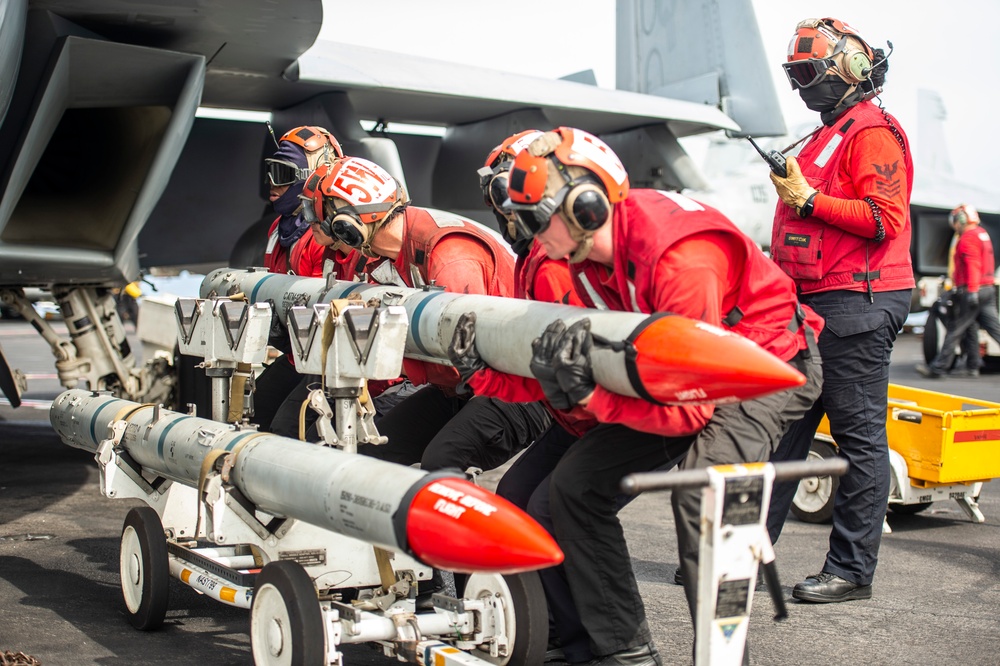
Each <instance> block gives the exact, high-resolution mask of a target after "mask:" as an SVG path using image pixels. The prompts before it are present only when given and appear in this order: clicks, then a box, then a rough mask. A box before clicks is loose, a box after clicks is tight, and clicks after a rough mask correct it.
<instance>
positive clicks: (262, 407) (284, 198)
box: [250, 126, 344, 437]
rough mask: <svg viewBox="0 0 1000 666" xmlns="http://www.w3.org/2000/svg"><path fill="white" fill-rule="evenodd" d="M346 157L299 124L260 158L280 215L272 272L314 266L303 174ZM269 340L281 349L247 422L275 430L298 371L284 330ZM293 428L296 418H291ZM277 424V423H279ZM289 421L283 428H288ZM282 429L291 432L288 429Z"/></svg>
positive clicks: (259, 384) (316, 253) (274, 229)
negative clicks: (276, 147)
mask: <svg viewBox="0 0 1000 666" xmlns="http://www.w3.org/2000/svg"><path fill="white" fill-rule="evenodd" d="M343 156H344V152H343V151H342V150H341V148H340V143H339V142H338V141H337V139H336V138H335V137H334V136H333V135H332V134H330V132H328V131H327V130H325V129H323V128H322V127H313V126H303V127H296V128H294V129H291V130H289V131H288V132H286V133H285V134H284V135H282V137H281V139H280V140H279V141H278V150H277V151H276V152H275V153H274V154H273V155H272V156H271V157H269V158H267V159H266V160H264V171H265V174H266V175H265V177H266V178H267V182H268V185H269V186H270V200H271V205H272V206H273V207H274V210H275V212H276V213H278V217H277V218H276V219H275V220H274V223H273V224H272V225H271V228H270V230H269V231H268V239H267V248H266V250H265V253H264V265H265V266H266V267H267V270H268V271H270V272H271V273H294V274H296V275H302V274H303V273H301V272H300V271H301V270H303V269H305V270H312V268H311V267H310V266H309V265H310V264H311V263H313V262H315V261H316V258H317V257H321V256H322V255H323V251H324V248H323V247H322V246H320V245H319V244H318V243H316V242H315V240H314V238H313V235H312V232H311V230H310V228H309V222H308V220H306V219H305V218H304V216H303V206H302V200H301V199H300V195H301V194H302V187H303V183H304V182H305V178H306V175H307V174H308V173H309V172H310V171H311V170H312V169H315V168H316V167H317V166H319V165H320V164H329V163H331V162H332V161H334V160H337V159H340V158H342V157H343ZM271 344H272V345H273V346H274V347H276V348H277V349H279V350H281V351H283V352H284V354H283V355H282V356H279V357H278V358H277V359H275V360H274V362H272V363H271V364H270V365H268V366H267V367H266V368H265V369H264V372H262V373H261V374H260V376H259V377H257V379H256V381H255V387H254V415H253V417H251V419H250V420H251V422H253V423H256V424H257V425H258V427H259V428H260V429H261V430H263V431H267V432H275V430H274V419H275V417H276V415H277V414H278V411H279V410H280V409H281V405H282V403H283V402H284V400H285V398H286V397H287V396H288V395H289V393H290V392H291V391H293V390H294V389H295V387H296V386H297V385H298V384H299V382H300V381H301V379H302V376H301V375H300V374H299V373H297V372H296V371H295V367H294V364H293V362H292V354H291V347H290V346H289V341H288V333H287V331H285V330H284V328H283V327H281V326H275V330H274V331H273V332H272V335H271ZM295 422H296V427H295V430H296V432H297V418H296V419H295ZM279 427H280V425H279ZM291 427H292V426H291V425H289V426H288V427H286V428H283V430H286V431H287V430H289V428H291ZM281 434H284V435H287V436H291V437H294V436H295V434H294V433H293V432H291V431H288V432H282V433H281Z"/></svg>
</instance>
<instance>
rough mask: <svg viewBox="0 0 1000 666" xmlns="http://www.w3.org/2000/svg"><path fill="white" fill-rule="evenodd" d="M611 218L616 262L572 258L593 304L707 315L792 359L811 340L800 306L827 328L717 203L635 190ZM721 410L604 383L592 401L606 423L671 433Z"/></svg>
mask: <svg viewBox="0 0 1000 666" xmlns="http://www.w3.org/2000/svg"><path fill="white" fill-rule="evenodd" d="M611 224H612V234H613V248H614V249H613V253H614V257H613V262H614V265H613V268H611V269H609V268H608V267H607V266H605V265H603V264H600V263H597V262H594V261H590V260H586V261H583V262H581V263H579V264H575V265H573V266H571V268H572V270H573V278H574V285H575V287H576V291H577V293H578V294H580V296H581V298H582V299H583V301H584V303H586V304H588V305H590V306H591V307H600V308H606V309H611V310H623V311H633V312H645V313H649V314H653V313H656V312H672V313H675V314H680V315H684V316H687V317H691V318H692V319H700V320H702V321H706V322H708V323H710V324H714V325H716V326H721V327H723V328H726V329H728V330H731V331H733V332H735V333H738V334H740V335H743V336H744V337H746V338H749V339H750V340H753V341H754V342H756V343H757V344H758V345H760V346H761V347H763V348H764V349H766V350H767V351H769V352H771V353H772V354H774V355H775V356H777V357H778V358H780V359H782V360H784V361H787V360H789V359H791V358H792V357H793V356H795V355H796V354H797V353H799V351H800V350H802V349H805V348H806V338H805V330H804V327H802V326H796V325H795V324H794V323H793V322H794V321H795V317H796V309H797V308H799V307H802V311H803V314H804V315H805V321H806V323H807V324H808V325H809V326H810V327H811V328H812V329H813V331H814V332H815V334H816V335H817V336H818V335H819V332H820V330H821V329H822V327H823V320H822V318H821V317H819V315H817V314H816V313H814V312H813V311H812V310H810V309H809V308H806V307H803V306H799V304H798V299H797V297H796V295H795V284H794V283H793V282H792V280H791V278H789V277H788V276H787V275H785V274H784V273H783V272H782V271H781V270H780V269H779V268H778V267H777V266H776V265H775V264H774V262H772V261H770V260H769V259H768V258H767V257H765V256H764V255H763V253H761V251H760V250H759V249H758V248H757V246H756V245H755V244H754V243H753V241H751V240H750V239H749V238H748V237H747V236H745V235H744V234H743V233H741V232H740V231H739V230H738V229H737V228H736V226H735V225H733V223H732V222H730V221H729V220H728V219H727V218H726V217H725V216H724V215H722V214H721V213H720V212H718V211H717V210H715V209H714V208H710V207H708V206H703V205H702V204H700V203H698V202H696V201H693V200H691V199H688V198H687V197H685V196H682V195H679V194H676V193H672V192H660V191H657V190H642V189H636V190H632V192H631V193H630V194H629V196H628V198H627V199H626V200H625V201H623V202H620V203H618V204H615V207H614V212H613V215H612V220H611ZM737 362H738V361H737ZM713 410H714V407H713V406H711V405H690V406H689V405H684V406H659V405H654V404H652V403H650V402H647V401H645V400H642V399H640V398H631V397H626V396H621V395H617V394H615V393H611V392H610V391H607V390H605V389H604V388H602V387H600V386H598V387H597V388H596V389H595V390H594V394H593V396H592V397H591V399H590V401H589V402H588V404H587V411H589V412H590V413H592V414H593V415H594V416H595V417H596V418H597V419H598V420H599V421H600V422H602V423H621V424H624V425H626V426H628V427H630V428H633V429H635V430H640V431H643V432H650V433H655V434H661V435H665V436H669V437H676V436H682V435H690V434H694V433H696V432H698V431H700V430H701V429H702V428H704V427H705V424H706V423H708V420H709V419H710V418H711V417H712V413H713Z"/></svg>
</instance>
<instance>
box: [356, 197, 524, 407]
mask: <svg viewBox="0 0 1000 666" xmlns="http://www.w3.org/2000/svg"><path fill="white" fill-rule="evenodd" d="M403 214H404V215H405V218H404V221H403V226H402V229H403V239H402V247H401V248H400V251H399V256H397V257H396V259H395V260H394V261H393V262H392V268H394V269H395V272H396V274H397V277H398V278H399V280H400V281H402V282H403V284H405V285H406V286H407V287H421V286H423V285H426V284H431V283H432V282H433V283H434V284H435V285H438V286H441V287H444V289H445V291H449V292H454V293H459V294H483V295H487V296H512V295H513V293H514V259H513V256H512V255H511V253H510V251H509V250H508V249H507V247H506V245H505V244H504V243H503V241H501V240H500V239H499V237H497V236H495V235H493V234H491V233H490V232H489V231H488V230H487V229H486V228H485V227H482V226H480V225H478V224H476V223H475V222H473V221H472V220H467V219H465V218H462V217H459V216H457V215H454V214H452V213H447V212H444V211H438V210H431V209H426V208H416V207H407V208H406V209H404V213H403ZM375 275H377V273H376V274H373V277H375ZM403 372H404V374H406V376H407V377H408V378H409V380H410V381H411V382H413V383H414V384H423V383H428V382H429V383H431V384H435V385H437V386H440V387H442V388H446V389H453V388H454V387H455V386H456V385H457V384H458V382H459V376H458V371H457V370H455V368H453V367H451V366H446V365H439V364H436V363H424V362H422V361H414V360H411V359H405V360H404V361H403Z"/></svg>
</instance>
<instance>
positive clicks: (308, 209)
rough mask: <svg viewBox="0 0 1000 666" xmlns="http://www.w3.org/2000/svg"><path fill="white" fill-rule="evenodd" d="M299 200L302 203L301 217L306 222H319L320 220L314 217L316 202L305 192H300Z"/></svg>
mask: <svg viewBox="0 0 1000 666" xmlns="http://www.w3.org/2000/svg"><path fill="white" fill-rule="evenodd" d="M299 201H300V202H301V203H302V219H303V220H304V221H305V223H306V224H319V223H320V222H321V220H320V219H319V218H318V217H316V208H315V206H316V202H314V201H313V198H312V197H311V196H309V195H307V194H300V195H299Z"/></svg>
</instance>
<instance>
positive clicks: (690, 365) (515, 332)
mask: <svg viewBox="0 0 1000 666" xmlns="http://www.w3.org/2000/svg"><path fill="white" fill-rule="evenodd" d="M240 292H242V293H244V294H245V295H246V296H247V298H248V300H249V301H250V302H252V303H253V302H262V301H271V302H273V303H274V305H275V310H276V311H277V313H278V314H279V316H280V317H281V318H282V319H283V320H285V321H287V317H288V313H289V310H290V309H291V308H292V307H294V306H313V305H316V304H317V303H328V302H330V301H332V300H335V299H343V298H351V297H354V298H360V299H362V300H364V301H368V300H370V299H374V298H377V299H379V300H380V301H381V302H382V303H388V304H397V305H401V306H402V307H403V308H404V309H405V310H406V312H407V317H408V318H409V322H410V325H409V329H408V331H407V336H406V347H405V352H404V353H405V355H406V356H407V357H408V358H412V359H418V360H425V361H430V362H433V363H443V364H449V361H448V347H449V345H450V344H451V339H452V336H453V333H454V330H455V325H456V324H457V322H458V319H459V317H461V316H462V314H464V313H466V312H475V313H476V348H477V350H478V351H479V354H480V356H481V357H482V358H483V360H484V361H485V362H486V363H487V364H488V365H489V366H490V367H492V368H494V369H496V370H499V371H501V372H505V373H508V374H512V375H518V376H521V377H531V376H532V374H531V370H530V367H529V364H530V361H531V355H532V350H531V343H532V341H533V340H534V339H535V338H537V337H538V336H540V335H541V334H542V332H543V331H544V330H545V328H546V327H547V326H548V325H549V324H550V323H552V322H554V321H555V320H557V319H562V320H563V321H564V322H566V324H567V325H569V324H571V323H572V322H574V321H577V320H579V319H582V318H589V319H590V322H591V331H592V332H593V333H594V334H595V336H601V337H603V338H604V339H606V340H610V341H612V342H613V343H624V344H618V346H617V348H616V349H615V348H609V347H606V346H595V348H594V349H593V350H592V352H591V362H592V365H593V370H594V379H595V380H596V382H597V383H598V384H599V385H600V386H602V387H604V388H605V389H607V390H608V391H611V392H613V393H617V394H619V395H624V396H631V397H641V398H644V399H646V400H649V401H650V402H654V403H661V404H697V403H723V402H735V401H738V400H747V399H752V398H755V397H759V396H761V395H766V394H768V393H772V392H775V391H780V390H784V389H788V388H792V387H795V386H801V385H802V384H803V383H804V381H805V378H804V377H803V376H802V375H801V374H800V373H799V372H798V371H796V370H795V369H794V368H792V367H791V366H789V365H788V364H786V363H784V362H783V361H781V360H779V359H778V358H777V357H775V356H773V355H772V354H770V353H769V352H767V351H765V350H764V349H762V348H761V347H759V346H758V345H756V344H755V343H753V342H751V341H750V340H747V339H746V338H743V337H741V336H739V335H736V334H734V333H731V332H729V331H725V330H723V329H721V328H718V327H715V326H711V325H709V324H707V323H705V322H700V321H696V320H692V319H688V318H686V317H681V316H677V315H672V316H663V315H648V314H644V313H632V312H618V311H608V310H594V309H588V308H580V307H574V306H569V305H557V304H552V303H541V302H536V301H528V300H523V299H515V298H500V297H495V296H481V295H475V294H455V293H449V292H445V291H443V290H441V289H435V288H422V289H412V288H407V287H399V286H395V285H373V284H368V283H360V282H340V281H331V282H330V283H329V284H328V283H327V281H326V280H323V279H320V278H302V277H296V276H293V275H280V274H275V273H267V272H264V271H263V270H236V269H230V268H222V269H218V270H215V271H213V272H211V273H210V274H208V275H207V276H206V277H205V279H204V280H203V281H202V286H201V296H202V297H203V298H208V297H213V296H229V295H233V294H236V293H240Z"/></svg>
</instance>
